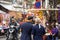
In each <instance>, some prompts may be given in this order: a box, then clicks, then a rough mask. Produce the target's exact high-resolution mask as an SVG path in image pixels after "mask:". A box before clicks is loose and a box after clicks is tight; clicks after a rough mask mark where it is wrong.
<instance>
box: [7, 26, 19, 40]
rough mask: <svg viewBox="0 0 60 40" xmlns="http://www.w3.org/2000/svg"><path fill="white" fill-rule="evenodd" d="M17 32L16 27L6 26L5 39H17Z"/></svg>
mask: <svg viewBox="0 0 60 40" xmlns="http://www.w3.org/2000/svg"><path fill="white" fill-rule="evenodd" d="M17 36H18V35H17V33H16V28H15V26H14V25H11V26H10V27H9V28H8V31H7V39H6V40H18V37H17Z"/></svg>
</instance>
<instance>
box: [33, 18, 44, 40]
mask: <svg viewBox="0 0 60 40" xmlns="http://www.w3.org/2000/svg"><path fill="white" fill-rule="evenodd" d="M35 23H36V25H35V26H34V27H33V28H32V36H33V37H32V39H33V40H43V36H44V34H45V29H44V27H43V26H42V25H41V21H40V19H39V18H36V19H35Z"/></svg>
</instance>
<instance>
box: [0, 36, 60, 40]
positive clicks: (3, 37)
mask: <svg viewBox="0 0 60 40" xmlns="http://www.w3.org/2000/svg"><path fill="white" fill-rule="evenodd" d="M0 40H6V37H5V36H0ZM59 40H60V39H59Z"/></svg>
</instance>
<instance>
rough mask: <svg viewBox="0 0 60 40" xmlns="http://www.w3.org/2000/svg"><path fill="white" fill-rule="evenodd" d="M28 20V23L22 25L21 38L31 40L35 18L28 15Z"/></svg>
mask: <svg viewBox="0 0 60 40" xmlns="http://www.w3.org/2000/svg"><path fill="white" fill-rule="evenodd" d="M27 19H28V22H26V23H23V24H22V25H21V28H20V29H21V33H22V34H21V39H20V40H31V31H32V27H33V25H32V23H31V22H32V20H33V17H32V16H28V18H27Z"/></svg>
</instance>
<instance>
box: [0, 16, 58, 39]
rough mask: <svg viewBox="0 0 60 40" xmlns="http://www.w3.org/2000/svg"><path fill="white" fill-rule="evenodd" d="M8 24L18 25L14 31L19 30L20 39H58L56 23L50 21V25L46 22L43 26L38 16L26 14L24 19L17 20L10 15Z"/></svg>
mask: <svg viewBox="0 0 60 40" xmlns="http://www.w3.org/2000/svg"><path fill="white" fill-rule="evenodd" d="M8 25H9V26H10V25H14V26H15V27H17V26H19V27H17V28H18V30H17V31H16V33H17V32H18V31H20V33H21V37H20V40H58V27H57V25H56V24H54V22H52V23H51V25H52V26H51V25H50V26H49V24H48V23H47V25H46V27H44V26H43V25H42V22H41V20H40V18H38V17H33V16H28V17H27V18H26V21H24V19H23V18H21V20H20V21H19V22H17V21H16V20H15V19H14V17H12V18H11V19H10V22H9V24H8ZM0 26H1V25H0Z"/></svg>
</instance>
